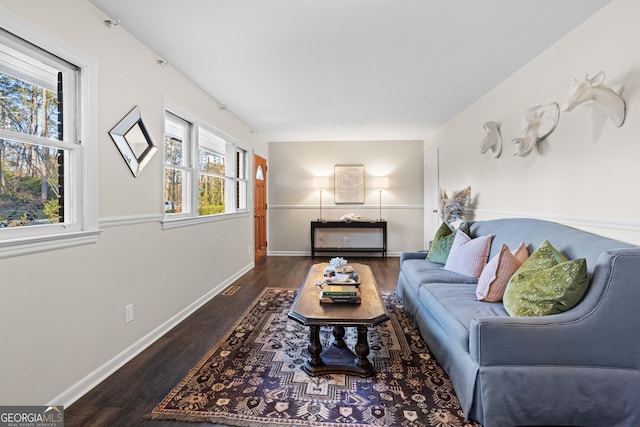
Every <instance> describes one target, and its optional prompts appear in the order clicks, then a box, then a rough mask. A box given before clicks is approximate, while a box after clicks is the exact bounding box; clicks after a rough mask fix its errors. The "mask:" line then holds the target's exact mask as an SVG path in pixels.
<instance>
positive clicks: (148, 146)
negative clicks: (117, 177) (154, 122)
mask: <svg viewBox="0 0 640 427" xmlns="http://www.w3.org/2000/svg"><path fill="white" fill-rule="evenodd" d="M109 135H110V136H111V139H113V142H115V144H116V147H118V150H119V151H120V154H122V158H123V159H124V161H125V163H126V164H127V166H129V169H130V170H131V173H132V174H133V176H134V177H137V176H138V175H139V174H140V172H142V169H143V168H144V167H145V166H146V165H147V163H149V160H151V157H153V154H154V153H155V152H156V151H157V149H158V147H156V145H155V144H154V143H153V141H152V140H151V138H150V137H149V132H147V128H146V127H145V125H144V123H143V121H142V116H141V114H140V108H138V107H137V106H136V107H134V108H133V109H132V110H131V111H130V112H129V113H128V114H127V115H126V116H125V117H124V118H123V119H122V120H121V121H120V122H119V123H118V124H117V125H115V126H114V127H113V129H111V130H110V131H109Z"/></svg>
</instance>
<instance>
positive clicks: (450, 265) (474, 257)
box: [444, 230, 493, 278]
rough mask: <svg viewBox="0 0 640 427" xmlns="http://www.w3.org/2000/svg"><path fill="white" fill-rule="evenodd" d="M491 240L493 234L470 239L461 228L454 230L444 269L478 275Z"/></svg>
mask: <svg viewBox="0 0 640 427" xmlns="http://www.w3.org/2000/svg"><path fill="white" fill-rule="evenodd" d="M491 240H493V235H489V236H480V237H476V238H475V239H472V238H471V237H469V236H467V235H466V234H465V233H464V232H462V231H461V230H458V231H456V237H455V238H454V239H453V245H452V246H451V251H450V252H449V257H448V258H447V262H446V264H445V265H444V269H445V270H449V271H453V272H456V273H460V274H464V275H467V276H471V277H476V278H478V277H480V274H481V273H482V269H483V268H484V266H485V265H486V264H487V259H488V258H489V250H490V249H491Z"/></svg>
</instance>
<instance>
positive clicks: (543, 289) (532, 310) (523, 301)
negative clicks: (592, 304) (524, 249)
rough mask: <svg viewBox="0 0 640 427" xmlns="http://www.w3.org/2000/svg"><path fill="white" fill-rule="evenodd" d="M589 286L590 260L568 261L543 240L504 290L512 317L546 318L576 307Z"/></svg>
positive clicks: (505, 300)
mask: <svg viewBox="0 0 640 427" xmlns="http://www.w3.org/2000/svg"><path fill="white" fill-rule="evenodd" d="M588 286H589V273H588V271H587V261H586V260H585V259H584V258H579V259H576V260H573V261H569V260H568V259H567V258H566V257H565V256H564V255H562V254H561V253H560V252H558V251H557V250H556V249H555V248H554V247H553V246H552V245H551V244H550V243H549V242H548V241H544V242H543V243H542V244H541V245H540V246H539V247H538V249H536V250H535V251H534V252H533V253H532V254H531V256H530V257H529V259H528V260H527V261H525V262H524V264H522V265H521V266H520V268H518V270H517V271H516V272H515V273H514V275H513V277H511V280H509V283H508V284H507V289H505V291H504V297H503V300H504V308H505V310H506V311H507V313H509V315H510V316H545V315H548V314H556V313H561V312H563V311H567V310H569V309H570V308H572V307H574V306H575V305H576V304H577V303H578V302H579V301H580V299H582V296H583V295H584V293H585V292H586V290H587V287H588Z"/></svg>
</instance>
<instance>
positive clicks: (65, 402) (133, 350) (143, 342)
mask: <svg viewBox="0 0 640 427" xmlns="http://www.w3.org/2000/svg"><path fill="white" fill-rule="evenodd" d="M254 266H255V263H254V262H251V263H250V264H248V265H246V266H245V267H244V268H242V269H241V270H240V271H238V272H237V273H236V274H234V275H233V276H231V277H229V278H227V279H226V280H225V281H224V282H222V283H219V284H218V285H217V286H215V287H213V288H212V289H211V290H210V291H208V292H207V293H206V294H204V295H203V296H201V297H200V298H198V299H197V300H196V301H194V302H193V303H191V304H189V305H188V306H187V307H185V308H184V309H183V310H181V311H180V312H178V313H177V314H176V315H174V316H173V317H171V318H170V319H168V320H167V321H166V322H164V323H162V324H161V325H160V326H158V327H157V328H155V329H154V330H152V331H151V332H149V333H148V334H146V335H145V336H143V337H142V338H140V339H139V340H138V341H136V342H135V343H133V344H132V345H130V346H129V347H127V348H126V349H125V350H123V351H122V352H120V353H119V354H118V355H116V356H115V357H114V358H112V359H111V360H109V361H107V363H105V364H104V365H102V366H100V367H99V368H98V369H96V370H94V371H93V372H91V373H90V374H89V375H87V376H86V377H84V378H82V379H81V380H80V381H78V382H77V383H75V384H74V385H72V386H71V387H69V388H68V389H67V390H65V391H64V392H62V393H60V394H59V395H58V396H56V397H55V398H54V399H52V400H51V401H50V402H49V403H48V405H62V406H64V407H69V406H70V405H71V404H73V403H74V402H75V401H76V400H78V399H80V398H81V397H82V396H84V395H85V394H86V393H88V392H89V391H91V390H92V389H93V388H94V387H96V386H97V385H98V384H100V383H101V382H102V381H104V380H105V379H106V378H107V377H109V376H110V375H111V374H113V373H114V372H115V371H117V370H118V369H120V368H121V367H122V366H124V365H125V364H126V363H127V362H129V361H130V360H131V359H133V358H134V357H136V356H137V355H138V354H140V353H141V352H142V351H144V350H145V349H146V348H147V347H149V346H150V345H151V344H153V343H154V342H156V341H157V340H158V339H159V338H161V337H162V336H163V335H164V334H166V333H167V332H169V331H170V330H171V329H172V328H173V327H175V326H176V325H178V324H179V323H180V322H182V321H183V320H184V319H186V318H187V317H189V316H190V315H191V314H193V313H194V312H195V311H196V310H198V309H199V308H200V307H202V306H203V305H204V304H206V303H207V302H208V301H209V300H211V298H213V297H215V296H216V295H218V294H219V293H220V292H222V291H223V290H224V289H225V288H226V287H227V286H229V285H230V284H231V283H233V282H234V281H235V280H236V279H238V278H239V277H240V276H242V275H243V274H245V273H246V272H248V271H249V270H251V269H252V268H253V267H254Z"/></svg>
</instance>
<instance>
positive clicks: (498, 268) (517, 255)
mask: <svg viewBox="0 0 640 427" xmlns="http://www.w3.org/2000/svg"><path fill="white" fill-rule="evenodd" d="M527 258H529V251H528V250H527V246H526V245H525V244H524V242H521V243H520V246H518V248H517V249H516V250H515V251H513V253H512V252H510V251H509V247H508V246H507V245H504V244H503V245H502V248H501V249H500V252H499V253H498V254H496V256H494V257H493V258H491V261H489V262H488V263H487V265H486V266H485V267H484V269H483V270H482V274H480V278H479V279H478V286H477V287H476V297H477V298H478V300H480V301H486V302H498V301H502V295H503V294H504V290H505V289H506V287H507V283H509V279H511V276H513V273H515V272H516V270H517V269H518V268H519V267H520V266H521V265H522V264H523V263H524V262H525V261H526V260H527Z"/></svg>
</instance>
